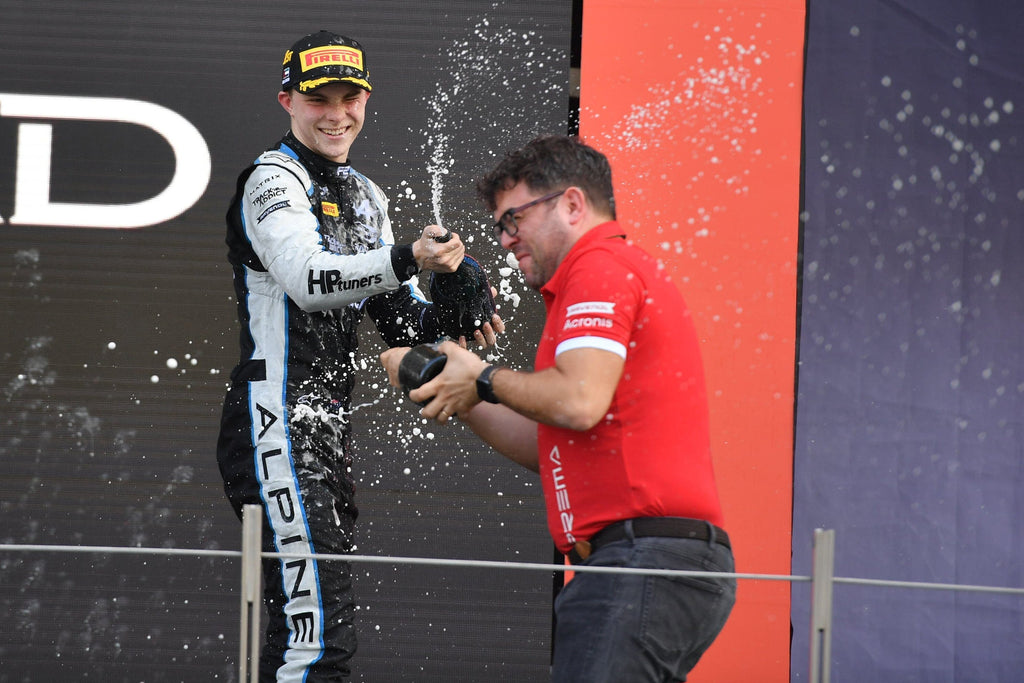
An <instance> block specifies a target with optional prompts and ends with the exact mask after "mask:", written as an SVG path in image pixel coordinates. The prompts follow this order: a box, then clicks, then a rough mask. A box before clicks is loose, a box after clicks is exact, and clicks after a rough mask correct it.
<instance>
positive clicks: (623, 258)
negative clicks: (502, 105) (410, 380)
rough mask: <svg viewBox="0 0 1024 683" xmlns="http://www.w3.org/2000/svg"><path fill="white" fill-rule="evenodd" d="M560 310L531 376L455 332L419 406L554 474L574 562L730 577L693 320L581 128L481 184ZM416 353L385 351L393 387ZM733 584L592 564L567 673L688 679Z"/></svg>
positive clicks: (509, 159) (637, 681) (499, 226)
mask: <svg viewBox="0 0 1024 683" xmlns="http://www.w3.org/2000/svg"><path fill="white" fill-rule="evenodd" d="M477 187H478V190H479V194H480V196H481V197H482V198H483V199H484V202H485V203H486V204H487V208H488V209H490V210H491V211H492V212H493V214H494V218H495V220H496V222H495V224H494V234H495V237H496V238H497V239H499V240H500V241H501V246H502V247H504V248H505V249H507V250H509V251H510V252H512V254H513V255H514V256H515V257H516V260H517V262H518V264H519V269H520V270H521V271H522V274H523V278H524V280H525V281H526V284H527V285H529V286H530V287H532V288H534V289H537V290H539V291H540V293H541V294H542V295H543V297H544V306H545V310H546V312H547V319H546V321H545V324H544V331H543V333H542V336H541V340H540V343H539V345H538V347H537V355H536V360H535V362H534V370H533V371H532V372H528V371H520V370H512V369H510V368H505V367H500V366H496V365H488V364H487V363H486V362H485V361H483V360H482V359H480V357H479V356H477V355H476V354H474V353H472V352H470V351H468V350H466V349H464V348H461V347H459V346H458V345H456V344H450V343H448V342H445V343H443V344H441V345H440V346H439V347H438V350H439V351H441V352H442V353H444V354H445V355H446V356H447V361H446V363H445V366H444V370H443V371H442V372H441V374H440V375H438V376H437V377H436V378H435V379H433V380H431V381H429V382H426V383H424V384H423V385H422V386H421V387H419V388H418V389H415V390H413V391H410V392H409V398H410V399H411V400H413V401H421V402H427V401H428V402H427V403H426V405H425V407H424V408H423V410H422V411H421V414H422V415H423V416H424V417H427V418H431V419H436V420H437V421H438V422H440V423H442V424H443V423H445V422H447V421H448V420H449V419H450V418H451V417H453V416H456V415H457V416H458V419H459V420H460V421H462V422H464V423H465V424H466V425H468V426H469V427H470V428H471V429H472V430H473V431H474V432H476V433H477V434H478V435H479V436H480V437H481V438H482V439H483V440H484V441H486V442H487V443H488V444H490V445H491V446H492V447H493V448H494V449H495V450H497V451H498V452H499V453H501V454H502V455H505V456H507V457H508V458H510V459H512V460H513V461H515V462H517V463H519V464H521V465H523V466H525V467H527V468H529V469H531V470H533V471H535V472H539V474H540V479H541V484H542V486H543V489H544V501H545V504H546V507H547V512H548V529H549V530H550V532H551V536H552V538H553V539H554V540H555V544H556V545H557V546H558V548H559V549H560V550H561V551H562V552H563V553H565V554H566V555H567V556H569V558H570V560H571V561H572V562H573V563H574V564H580V563H582V564H584V565H586V566H591V567H622V568H643V569H677V570H689V571H701V572H716V573H731V572H733V570H734V561H733V554H732V550H731V544H730V539H729V537H728V535H727V534H726V532H725V531H723V530H722V529H721V526H722V524H723V519H722V510H721V505H720V502H719V498H718V491H717V488H716V486H715V479H714V472H713V468H712V462H711V452H710V451H711V449H710V436H709V429H708V406H707V395H706V392H705V386H704V370H703V366H702V363H701V357H700V346H699V343H698V339H697V334H696V330H695V327H694V323H693V319H692V316H691V315H690V312H689V311H688V310H687V307H686V304H685V302H684V301H683V298H682V295H681V294H680V293H679V290H678V289H677V288H676V286H675V284H674V283H673V282H672V281H671V280H670V279H669V278H668V277H667V276H666V274H665V270H664V268H663V267H662V266H661V264H659V263H658V262H657V261H656V260H655V259H654V258H652V257H651V256H650V255H649V254H647V253H646V252H645V251H643V250H642V249H640V248H639V247H638V246H637V245H635V244H633V243H631V242H630V241H629V240H627V238H626V234H625V230H624V229H623V227H622V226H621V225H620V224H619V223H618V222H617V221H616V220H615V203H614V197H613V194H612V179H611V167H610V165H609V163H608V160H607V159H606V158H605V156H604V155H603V154H601V153H600V152H598V151H597V150H595V149H593V148H592V147H589V146H587V145H585V144H583V143H582V142H580V141H579V140H577V139H576V138H570V137H565V136H546V137H541V138H538V139H536V140H534V141H532V142H531V143H529V144H527V145H526V146H525V147H523V148H521V149H519V150H516V151H514V152H511V153H510V154H509V155H508V156H506V157H505V159H504V160H502V161H501V162H500V163H499V164H498V166H497V167H496V168H495V169H494V170H493V171H492V172H491V173H490V174H488V175H487V176H485V177H484V179H483V180H481V181H480V183H479V184H478V186H477ZM406 352H407V351H406V350H404V349H397V348H393V349H390V350H388V351H385V352H384V353H383V354H382V356H381V360H382V362H383V363H384V365H385V367H387V369H388V375H389V377H390V379H391V381H392V383H396V384H397V382H398V381H399V377H400V374H399V372H398V369H399V367H400V366H401V362H402V359H403V358H404V357H405V354H406ZM735 598H736V580H735V578H734V577H731V576H721V577H719V576H710V577H700V578H696V577H685V578H680V577H666V576H654V575H642V574H608V573H598V572H580V573H578V574H577V575H576V576H575V577H574V578H573V579H572V580H571V581H570V582H569V584H568V585H567V586H566V588H565V589H563V590H562V591H561V592H560V593H559V594H558V597H557V599H556V601H555V616H556V623H555V635H554V659H553V662H552V672H551V680H552V681H553V682H555V683H624V682H626V681H628V682H629V683H676V682H677V681H684V680H686V675H687V673H688V672H689V671H690V669H692V668H693V666H694V665H695V664H696V663H697V660H698V659H699V658H700V657H701V655H702V654H703V652H704V651H705V650H706V649H707V648H708V646H709V645H710V644H711V642H712V641H713V640H714V638H715V637H716V636H717V634H718V633H719V631H720V630H721V629H722V627H723V625H724V624H725V621H726V619H727V617H728V615H729V613H730V611H731V609H732V606H733V603H734V601H735Z"/></svg>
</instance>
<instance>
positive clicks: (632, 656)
mask: <svg viewBox="0 0 1024 683" xmlns="http://www.w3.org/2000/svg"><path fill="white" fill-rule="evenodd" d="M629 529H630V532H631V527H629ZM630 535H632V534H631V533H630ZM583 564H584V566H593V567H640V568H649V569H683V570H689V571H721V572H727V573H731V572H733V571H735V569H734V563H733V556H732V551H730V550H729V549H728V548H726V547H725V546H723V545H720V544H718V543H712V542H708V541H697V540H692V539H681V538H663V537H644V538H636V539H629V538H627V539H625V540H622V541H618V542H615V543H610V544H608V545H606V546H604V547H602V548H600V549H599V550H598V551H597V552H595V553H594V554H592V555H591V556H590V557H589V558H588V559H587V560H586V561H585V562H584V563H583ZM735 602H736V580H735V579H733V578H721V579H719V578H704V577H678V578H677V577H661V576H647V575H639V574H637V575H628V574H601V573H596V572H578V573H577V574H576V575H575V576H574V577H573V579H572V580H571V581H570V582H569V584H568V585H567V586H566V587H565V588H564V589H562V591H561V592H560V593H559V595H558V598H557V600H556V601H555V617H556V628H555V648H554V649H555V652H554V663H553V666H552V672H551V680H552V682H553V683H675V682H676V681H685V680H686V674H687V673H688V672H689V671H690V670H691V669H692V668H693V667H694V666H695V665H696V664H697V660H699V659H700V657H701V655H702V654H704V651H705V650H707V648H708V647H709V646H710V645H711V643H712V641H714V639H715V637H716V636H717V635H718V633H719V631H721V630H722V627H723V626H724V625H725V621H726V619H727V618H728V616H729V612H730V611H732V606H733V603H735Z"/></svg>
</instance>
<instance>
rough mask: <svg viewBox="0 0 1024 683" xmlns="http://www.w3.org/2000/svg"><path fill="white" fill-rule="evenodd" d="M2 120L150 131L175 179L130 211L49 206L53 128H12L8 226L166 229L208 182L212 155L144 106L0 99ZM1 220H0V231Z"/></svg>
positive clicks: (186, 129) (171, 120) (60, 98)
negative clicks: (166, 148)
mask: <svg viewBox="0 0 1024 683" xmlns="http://www.w3.org/2000/svg"><path fill="white" fill-rule="evenodd" d="M0 116H3V117H7V118H19V119H33V120H36V121H40V120H41V121H47V120H53V119H57V120H59V119H65V120H75V121H112V122H117V123H130V124H135V125H138V126H145V127H146V128H150V129H152V130H154V131H156V133H157V134H158V135H160V136H161V137H162V138H163V139H164V140H166V141H167V143H168V144H169V145H170V147H171V150H172V151H173V152H174V162H175V166H174V175H173V177H172V178H171V182H170V184H168V185H167V187H165V188H164V189H163V190H162V191H161V192H160V193H159V194H157V195H156V196H155V197H151V198H149V199H146V200H144V201H141V202H135V203H132V204H74V203H69V202H51V201H50V163H51V157H52V154H51V152H52V145H53V125H52V124H49V123H35V122H33V123H28V122H25V123H20V124H18V154H17V162H16V167H15V187H14V213H13V214H11V216H10V217H9V218H8V219H7V222H9V223H11V224H12V225H52V226H64V227H83V228H141V227H144V226H147V225H155V224H157V223H162V222H164V221H168V220H170V219H172V218H174V217H176V216H178V215H180V214H182V213H184V212H185V211H186V210H188V209H189V208H190V207H191V206H192V205H193V204H195V203H196V202H197V201H198V200H199V198H200V197H202V195H203V192H205V191H206V186H207V184H208V183H209V182H210V150H209V149H208V148H207V146H206V141H205V140H203V136H202V135H200V134H199V131H197V130H196V129H195V127H194V126H193V125H192V124H191V123H189V122H188V121H186V120H185V119H184V118H183V117H182V116H180V115H179V114H176V113H175V112H173V111H171V110H170V109H166V108H164V107H161V106H159V105H156V104H152V103H150V102H141V101H139V100H128V99H120V98H112V97H70V96H64V95H16V94H10V93H0ZM3 222H5V221H4V217H3V216H0V223H3Z"/></svg>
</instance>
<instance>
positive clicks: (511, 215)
mask: <svg viewBox="0 0 1024 683" xmlns="http://www.w3.org/2000/svg"><path fill="white" fill-rule="evenodd" d="M568 189H569V188H565V189H562V190H559V191H558V192H552V193H551V194H546V195H544V196H543V197H538V198H537V199H534V200H533V201H532V202H527V203H525V204H523V205H522V206H513V207H512V208H511V209H508V210H506V211H505V213H503V214H501V217H500V218H498V220H497V222H495V224H494V225H493V226H492V230H494V239H496V240H500V239H501V233H502V232H504V233H505V234H506V235H508V236H509V237H515V234H516V233H517V232H519V224H518V223H516V214H517V213H522V212H523V211H526V210H527V209H529V208H530V207H531V206H537V205H538V204H542V203H544V202H546V201H547V200H549V199H554V198H555V197H557V196H559V195H561V194H562V193H564V192H565V190H568Z"/></svg>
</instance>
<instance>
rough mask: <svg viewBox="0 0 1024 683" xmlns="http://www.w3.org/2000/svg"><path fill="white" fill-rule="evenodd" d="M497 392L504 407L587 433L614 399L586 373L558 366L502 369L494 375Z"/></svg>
mask: <svg viewBox="0 0 1024 683" xmlns="http://www.w3.org/2000/svg"><path fill="white" fill-rule="evenodd" d="M491 383H492V386H493V387H494V393H495V395H496V396H497V397H498V399H499V400H500V401H501V403H502V405H505V406H508V407H509V408H511V409H512V410H513V411H515V412H516V413H519V414H520V415H522V416H524V417H526V418H529V419H530V420H532V421H534V422H540V423H543V424H546V425H550V426H553V427H562V428H565V429H573V430H576V431H586V430H587V429H590V428H591V427H593V426H594V425H595V424H597V422H598V421H599V420H600V419H601V418H602V417H604V415H605V412H606V411H607V408H608V404H609V403H610V400H611V394H610V392H607V391H605V390H603V389H601V388H600V387H599V386H598V385H597V383H596V382H594V381H592V379H591V378H590V377H588V376H587V375H586V374H576V375H574V374H570V373H567V372H565V371H564V370H563V369H561V368H558V367H552V368H547V369H546V370H542V371H540V372H516V371H512V370H508V369H502V370H499V371H498V372H495V373H494V374H493V375H491Z"/></svg>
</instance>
